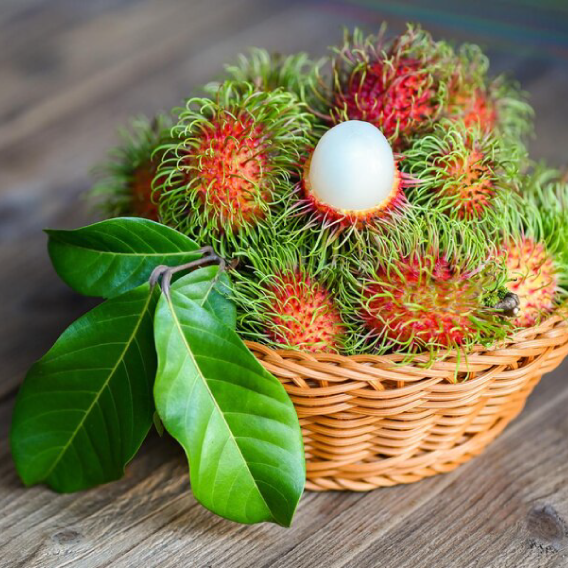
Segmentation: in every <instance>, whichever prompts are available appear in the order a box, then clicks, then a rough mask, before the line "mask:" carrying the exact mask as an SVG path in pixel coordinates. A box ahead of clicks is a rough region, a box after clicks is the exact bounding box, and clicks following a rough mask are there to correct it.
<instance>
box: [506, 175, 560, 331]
mask: <svg viewBox="0 0 568 568" xmlns="http://www.w3.org/2000/svg"><path fill="white" fill-rule="evenodd" d="M521 188H522V192H523V195H522V208H521V214H522V219H523V228H522V232H521V234H520V235H518V236H517V237H516V238H514V239H510V240H508V241H507V242H506V244H505V246H504V254H505V255H506V258H507V267H508V270H509V279H510V280H509V283H508V287H509V289H510V290H511V291H512V292H514V293H515V294H517V295H518V297H519V300H520V314H519V316H518V317H517V318H515V321H514V323H515V325H517V326H519V327H530V326H533V325H536V324H538V323H540V322H541V321H542V319H543V318H545V317H546V316H547V315H549V314H550V313H551V312H552V311H553V310H554V309H555V307H556V306H557V305H558V302H559V300H560V299H562V298H563V297H565V292H564V290H565V287H566V284H567V283H568V278H567V276H568V253H567V251H568V247H567V244H566V243H567V242H568V208H567V207H566V205H567V204H568V183H566V179H565V178H564V177H563V176H562V174H561V173H560V172H559V171H558V170H555V169H553V168H549V167H547V166H545V165H544V164H539V165H536V166H534V167H533V168H532V170H531V171H529V173H528V174H525V175H524V176H523V177H522V179H521Z"/></svg>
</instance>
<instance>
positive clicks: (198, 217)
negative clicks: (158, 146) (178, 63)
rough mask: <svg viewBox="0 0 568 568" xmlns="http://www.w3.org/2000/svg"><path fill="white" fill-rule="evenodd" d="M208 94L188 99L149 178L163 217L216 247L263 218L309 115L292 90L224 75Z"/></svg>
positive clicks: (284, 182)
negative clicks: (264, 88)
mask: <svg viewBox="0 0 568 568" xmlns="http://www.w3.org/2000/svg"><path fill="white" fill-rule="evenodd" d="M213 96H214V99H206V98H205V99H191V100H189V101H188V103H187V106H186V108H185V109H184V110H182V111H181V112H180V117H179V122H178V124H177V126H176V127H174V131H175V133H176V135H177V137H178V138H179V140H180V142H179V143H178V144H172V145H171V146H170V147H168V148H166V152H165V154H164V158H163V160H162V163H161V165H160V168H159V171H158V175H160V176H162V179H163V180H164V181H163V183H162V184H161V185H159V186H158V185H157V184H156V183H154V190H155V191H161V199H160V214H161V217H162V219H163V221H164V222H165V223H167V224H169V225H171V226H173V227H174V228H176V229H178V230H180V231H182V232H184V233H186V234H189V235H190V236H192V237H194V238H196V240H198V241H199V242H204V243H210V244H213V245H215V243H218V244H219V245H220V249H219V252H221V253H223V252H224V251H225V250H226V246H227V244H228V243H229V242H233V238H234V237H235V236H237V235H239V236H240V235H246V234H249V233H250V232H251V231H252V230H254V229H255V228H256V227H257V226H258V225H259V224H261V223H262V222H264V221H265V220H266V219H267V217H268V216H269V215H270V213H271V210H272V208H273V207H274V206H275V204H276V203H278V202H279V201H281V200H282V199H283V197H284V196H285V195H287V194H289V193H290V192H291V191H292V189H293V184H291V183H290V181H289V178H290V176H291V175H293V173H294V172H298V170H299V155H300V151H301V150H302V149H303V148H305V147H306V146H307V145H308V138H307V135H308V133H309V131H310V129H311V127H312V120H313V119H312V118H311V117H310V115H308V113H307V112H305V110H304V108H303V106H302V104H301V103H300V102H299V101H298V99H297V97H296V96H295V95H293V94H291V93H286V92H284V91H282V90H276V91H273V92H261V91H256V90H255V88H254V87H253V85H251V84H249V83H242V84H240V83H239V84H236V83H233V82H230V81H227V82H225V83H223V84H221V85H220V86H219V87H218V89H217V90H216V91H215V93H214V95H213ZM215 246H216V245H215Z"/></svg>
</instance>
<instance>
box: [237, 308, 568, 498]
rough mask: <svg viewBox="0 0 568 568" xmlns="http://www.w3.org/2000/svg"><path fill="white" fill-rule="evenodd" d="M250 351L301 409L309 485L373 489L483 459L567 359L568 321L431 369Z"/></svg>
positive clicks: (387, 358) (394, 359) (374, 358)
mask: <svg viewBox="0 0 568 568" xmlns="http://www.w3.org/2000/svg"><path fill="white" fill-rule="evenodd" d="M248 346H249V348H250V349H251V350H252V351H253V353H254V354H255V355H256V357H257V358H258V359H259V360H260V361H261V363H262V364H263V365H264V366H265V367H266V368H267V369H268V370H269V371H270V372H271V373H273V374H274V375H275V376H276V377H278V379H279V380H280V381H281V382H282V384H283V385H284V387H285V389H286V391H287V392H288V394H289V395H290V398H291V399H292V401H293V403H294V406H295V407H296V411H297V413H298V417H299V419H300V424H301V426H302V433H303V436H304V446H305V453H306V466H307V485H306V487H307V488H308V489H311V490H316V491H326V490H351V491H368V490H370V489H374V488H376V487H381V486H390V485H397V484H400V483H412V482H414V481H418V480H420V479H422V478H424V477H429V476H432V475H435V474H437V473H444V472H448V471H451V470H452V469H454V468H456V467H457V466H459V465H460V464H462V463H465V462H466V461H468V460H469V459H471V458H472V457H474V456H476V455H478V454H479V453H481V452H482V451H483V449H484V448H485V446H487V444H489V443H490V442H491V441H492V440H493V439H494V438H495V437H496V436H497V435H498V434H499V433H500V432H502V431H503V429H504V428H505V427H506V426H507V424H508V423H509V422H510V421H511V420H513V418H515V417H516V416H517V415H518V414H519V412H520V411H521V410H522V409H523V406H524V404H525V401H526V399H527V397H528V395H529V394H530V392H531V391H532V389H533V388H534V387H535V385H536V384H537V383H538V381H539V380H540V378H541V376H542V375H543V374H544V373H547V372H549V371H551V370H553V369H554V368H556V367H557V366H558V365H559V364H560V363H561V361H562V359H563V358H564V357H565V355H566V354H568V324H567V322H566V320H565V319H564V318H563V317H561V316H560V315H553V316H552V317H550V318H548V319H547V320H546V321H545V322H543V323H542V324H541V325H539V326H537V327H533V328H530V329H526V330H523V331H522V332H520V333H518V334H517V335H515V336H514V337H513V338H512V339H511V340H510V342H508V343H507V344H506V345H503V346H501V347H499V348H497V349H493V350H486V349H484V348H482V347H479V348H478V349H476V350H475V351H474V353H472V354H470V355H469V356H468V358H467V361H465V360H464V358H463V356H462V357H461V359H458V354H456V353H455V352H453V353H450V354H448V355H447V357H445V358H444V359H443V360H438V361H436V362H435V363H434V364H433V365H432V366H429V367H428V368H424V367H420V366H419V363H420V359H417V360H416V362H414V363H412V364H408V365H404V366H400V365H395V364H394V363H400V361H401V359H402V357H401V356H399V355H396V354H394V355H383V356H379V355H356V356H351V357H346V356H342V355H332V354H312V353H304V352H298V351H289V350H275V349H272V348H269V347H266V346H264V345H260V344H258V343H252V342H248ZM456 365H458V373H459V375H458V381H457V382H455V371H456ZM464 379H467V380H464Z"/></svg>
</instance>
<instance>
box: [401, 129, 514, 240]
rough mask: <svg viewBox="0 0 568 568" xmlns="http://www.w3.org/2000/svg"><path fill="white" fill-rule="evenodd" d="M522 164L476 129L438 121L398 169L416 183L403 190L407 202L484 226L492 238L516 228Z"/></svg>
mask: <svg viewBox="0 0 568 568" xmlns="http://www.w3.org/2000/svg"><path fill="white" fill-rule="evenodd" d="M520 162H521V158H520V156H519V154H518V153H516V152H515V151H513V150H512V149H511V148H509V147H508V146H506V145H505V144H503V142H502V140H501V138H499V137H497V136H496V135H495V134H494V133H486V132H483V131H482V130H481V129H480V127H479V125H478V124H474V125H467V124H465V123H464V122H463V121H452V120H448V119H442V120H440V122H439V123H438V124H437V125H436V126H435V127H434V130H433V131H432V133H431V134H429V135H428V136H425V137H424V138H422V139H419V140H416V141H415V142H414V143H413V145H412V146H411V147H410V148H409V149H408V150H407V151H406V152H405V159H404V161H403V162H402V164H401V165H402V168H403V169H404V171H405V172H406V173H408V174H409V175H411V176H413V178H414V179H416V180H417V183H416V184H414V185H413V186H411V187H410V188H409V190H408V191H407V196H408V199H409V201H410V202H411V203H414V204H415V205H418V206H420V207H424V208H426V209H428V210H436V211H439V212H442V213H443V214H445V215H447V216H448V217H449V218H451V219H456V220H463V221H467V222H473V223H479V224H482V225H483V227H484V229H485V230H486V232H487V234H488V235H494V236H496V235H497V234H500V233H505V234H509V233H510V232H511V231H514V230H515V227H517V226H518V219H517V213H518V205H517V203H516V201H517V198H516V188H517V183H518V175H519V174H518V168H519V164H520Z"/></svg>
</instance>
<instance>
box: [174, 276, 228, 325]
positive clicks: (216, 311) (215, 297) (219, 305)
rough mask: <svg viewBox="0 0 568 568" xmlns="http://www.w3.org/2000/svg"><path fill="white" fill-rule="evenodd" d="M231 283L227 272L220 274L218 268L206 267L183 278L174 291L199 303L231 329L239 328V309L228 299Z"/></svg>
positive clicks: (175, 285)
mask: <svg viewBox="0 0 568 568" xmlns="http://www.w3.org/2000/svg"><path fill="white" fill-rule="evenodd" d="M230 286H231V282H230V280H229V277H228V276H227V274H226V273H225V272H222V273H221V274H219V267H218V266H205V267H204V268H199V269H198V270H194V271H193V272H191V273H189V274H187V275H186V276H184V277H183V278H181V279H180V280H179V281H178V282H176V284H174V289H175V290H177V291H178V292H179V293H180V294H183V295H184V296H186V297H188V298H189V299H191V300H193V301H195V302H198V303H199V305H201V306H202V307H204V308H205V309H207V310H208V311H209V312H210V313H212V314H213V315H214V316H215V317H216V318H217V319H218V320H220V321H221V322H222V323H224V324H225V325H226V326H228V327H230V328H231V329H235V327H236V326H237V308H236V306H235V303H234V302H232V301H231V300H229V299H228V298H227V296H228V295H229V289H230Z"/></svg>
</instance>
